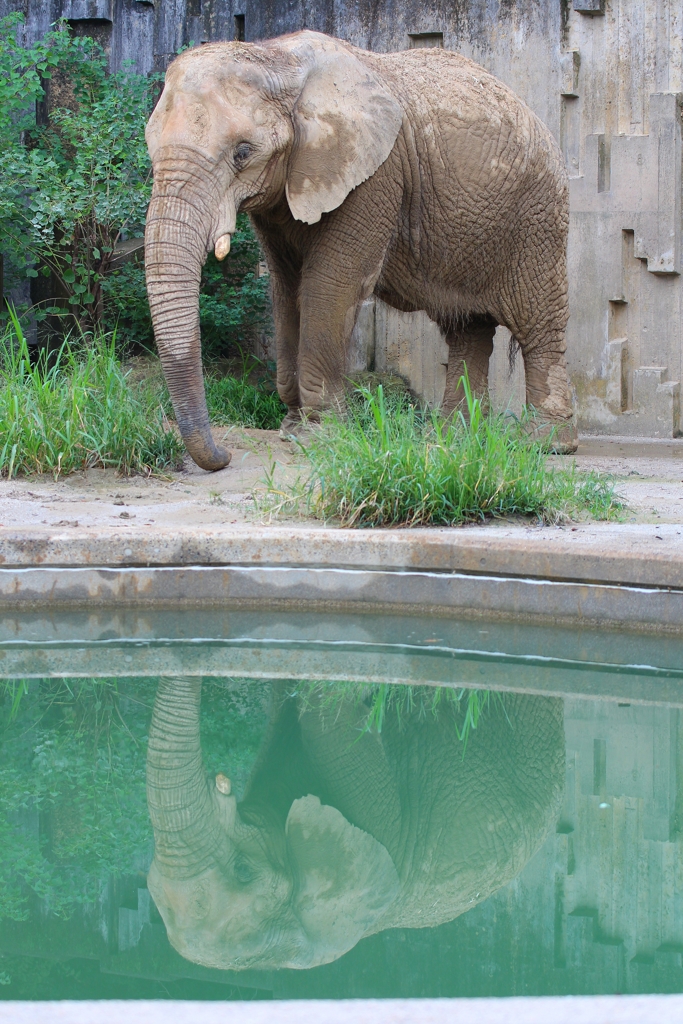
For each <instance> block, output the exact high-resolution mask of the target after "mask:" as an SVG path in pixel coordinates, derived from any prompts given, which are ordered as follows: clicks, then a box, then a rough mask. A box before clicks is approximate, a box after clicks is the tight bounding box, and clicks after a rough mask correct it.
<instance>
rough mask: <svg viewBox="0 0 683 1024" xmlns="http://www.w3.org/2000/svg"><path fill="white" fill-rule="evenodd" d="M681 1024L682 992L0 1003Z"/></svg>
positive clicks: (231, 1015)
mask: <svg viewBox="0 0 683 1024" xmlns="http://www.w3.org/2000/svg"><path fill="white" fill-rule="evenodd" d="M122 1020H127V1021H130V1022H131V1024H136V1022H138V1021H139V1022H143V1021H144V1024H273V1022H276V1024H309V1022H315V1024H549V1022H552V1024H655V1022H656V1024H679V1022H680V1021H681V1020H683V996H679V995H670V996H542V997H536V998H530V997H521V998H512V999H348V1000H320V999H311V1000H306V1001H303V1000H291V1001H287V1002H278V1001H270V1000H267V1001H264V1002H244V1003H239V1002H234V1003H227V1002H210V1003H202V1002H175V1001H171V1000H168V1001H166V1000H164V1001H158V1002H151V1001H144V1002H143V1001H137V1000H131V1001H129V1002H128V1001H116V1000H112V1001H110V1002H90V1001H83V1002H68V1001H65V1002H52V1003H49V1002H46V1003H22V1002H16V1003H2V1004H0V1022H1V1024H119V1022H120V1021H122Z"/></svg>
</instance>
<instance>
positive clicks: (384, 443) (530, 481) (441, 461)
mask: <svg viewBox="0 0 683 1024" xmlns="http://www.w3.org/2000/svg"><path fill="white" fill-rule="evenodd" d="M462 384H463V387H464V389H465V392H466V396H467V405H468V413H469V417H465V416H463V415H462V413H460V414H458V415H457V416H456V417H453V418H451V419H447V420H444V419H442V418H441V416H440V415H439V414H438V413H437V412H429V411H426V410H420V409H418V408H416V407H415V406H413V405H411V404H409V402H408V400H407V399H406V397H405V396H401V395H399V396H398V397H397V399H396V400H395V401H394V402H392V403H391V404H389V403H387V401H386V399H385V396H384V392H383V388H382V386H381V385H380V386H379V387H378V388H377V390H376V391H374V392H373V391H370V390H368V389H366V388H360V389H359V394H360V398H361V402H360V404H359V403H358V401H357V400H356V401H352V402H350V407H349V412H348V415H347V417H346V418H345V419H340V418H339V417H337V416H334V415H332V416H329V417H328V418H327V419H326V420H325V421H324V423H323V424H322V426H321V428H320V429H319V430H314V431H312V432H311V435H310V437H309V438H308V439H307V442H306V444H305V445H302V446H301V452H302V456H303V458H304V461H305V463H306V469H307V471H308V474H309V475H308V478H307V481H306V483H305V485H304V488H303V491H302V490H297V486H296V485H295V486H294V487H293V488H290V500H291V502H293V503H297V502H301V500H302V499H303V506H304V507H305V509H306V510H307V511H308V512H309V513H312V514H314V515H316V516H319V517H321V518H323V519H338V520H339V521H340V522H341V523H342V525H344V526H398V525H405V526H423V525H442V526H450V525H454V524H457V523H465V522H472V521H477V520H484V519H486V518H490V517H500V516H511V515H521V516H535V517H536V518H538V519H541V520H545V521H547V520H558V519H562V518H566V517H570V516H572V515H579V514H581V513H583V512H589V513H590V514H591V515H593V516H595V517H596V518H609V517H610V516H612V515H614V514H615V513H616V512H618V510H619V509H620V508H621V507H622V506H621V503H620V502H619V500H618V499H617V498H616V496H615V494H614V488H613V485H612V484H611V482H610V481H609V480H607V479H606V478H604V477H601V476H599V475H598V474H596V473H591V474H586V475H581V474H579V473H578V472H577V471H576V470H575V469H571V470H553V469H551V468H550V467H549V466H548V462H547V459H548V457H547V453H546V447H547V445H546V446H544V445H543V444H541V443H539V442H534V441H533V440H531V439H530V436H529V426H530V424H529V423H527V422H517V421H514V420H510V419H509V418H504V417H502V416H497V415H494V414H489V415H486V414H485V413H484V411H483V409H482V405H481V403H480V401H479V400H478V399H476V398H474V397H473V396H472V394H471V391H470V388H469V382H468V381H467V378H466V377H465V378H463V380H462Z"/></svg>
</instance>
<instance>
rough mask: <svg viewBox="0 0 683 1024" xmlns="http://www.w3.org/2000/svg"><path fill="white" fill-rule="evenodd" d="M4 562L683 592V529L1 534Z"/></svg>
mask: <svg viewBox="0 0 683 1024" xmlns="http://www.w3.org/2000/svg"><path fill="white" fill-rule="evenodd" d="M0 565H1V566H3V567H4V568H15V567H16V568H19V567H21V568H26V567H30V566H33V567H37V566H41V567H47V566H49V567H65V566H70V567H86V566H92V567H95V566H97V567H110V568H113V567H120V566H157V565H166V566H171V565H172V566H184V565H216V566H218V565H251V566H255V565H261V566H264V565H269V566H288V567H292V568H294V567H317V568H321V567H326V566H327V567H335V568H347V569H359V568H360V569H384V570H389V571H394V570H398V569H403V570H411V569H412V570H418V571H425V570H426V571H430V572H460V573H468V574H482V573H484V574H486V575H504V576H520V577H524V578H537V579H551V580H572V581H582V582H587V583H588V582H590V583H595V582H600V583H617V584H627V585H628V584H630V585H634V586H653V587H676V588H680V589H683V526H681V527H672V526H661V527H656V526H640V525H638V526H624V525H607V524H605V525H602V526H599V527H597V528H592V529H588V528H581V527H580V528H576V529H575V530H570V529H550V528H545V529H538V528H533V527H516V528H515V527H498V526H481V527H478V526H474V527H466V528H462V529H415V530H394V529H392V530H337V529H326V528H311V527H310V526H305V527H285V526H266V527H264V526H248V527H244V526H224V527H206V526H202V527H197V528H190V527H178V528H173V529H169V528H154V529H148V530H144V529H141V528H139V527H131V526H126V527H113V528H107V529H88V528H84V529H79V530H78V531H77V532H75V531H73V530H70V529H63V528H62V529H56V528H54V527H52V528H50V527H40V528H37V527H35V528H31V529H27V530H9V529H8V530H2V531H0Z"/></svg>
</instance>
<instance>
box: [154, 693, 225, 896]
mask: <svg viewBox="0 0 683 1024" xmlns="http://www.w3.org/2000/svg"><path fill="white" fill-rule="evenodd" d="M201 689H202V684H201V679H194V678H174V679H165V678H162V679H160V680H159V689H158V691H157V696H156V700H155V702H154V711H153V713H152V721H151V724H150V730H149V744H148V748H147V803H148V806H149V814H150V818H151V820H152V826H153V828H154V839H155V859H156V861H157V864H158V865H159V867H160V868H161V870H162V871H163V873H164V874H165V875H166V876H167V877H173V878H181V879H182V878H193V877H195V876H196V875H198V874H199V873H200V872H201V871H203V870H204V869H205V868H206V867H208V866H209V865H210V864H211V863H212V862H213V860H214V858H215V851H216V846H217V841H218V837H217V834H216V831H217V825H216V821H215V811H214V807H213V805H212V801H211V798H210V795H209V789H208V785H207V780H206V776H205V774H204V768H203V765H202V752H201V745H200V735H199V708H200V704H201Z"/></svg>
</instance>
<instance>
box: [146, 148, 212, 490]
mask: <svg viewBox="0 0 683 1024" xmlns="http://www.w3.org/2000/svg"><path fill="white" fill-rule="evenodd" d="M163 170H164V169H163V167H161V168H160V169H159V175H158V180H155V185H154V193H153V195H152V201H151V203H150V206H149V210H148V214H147V226H146V229H145V268H146V274H147V294H148V297H149V306H150V310H151V312H152V322H153V324H154V336H155V338H156V343H157V347H158V349H159V355H160V356H161V363H162V366H163V368H164V375H165V377H166V383H167V385H168V390H169V392H170V395H171V401H172V402H173V409H174V411H175V415H176V419H177V421H178V426H179V428H180V433H181V434H182V436H183V440H184V442H185V446H186V448H187V450H188V452H189V453H190V455H191V456H192V458H193V459H194V461H195V462H196V463H197V465H199V466H201V467H202V469H210V470H216V469H222V468H223V467H224V466H227V465H228V463H229V461H230V453H229V452H227V451H225V449H223V448H220V447H218V446H217V445H216V444H215V443H214V440H213V437H212V436H211V429H210V427H209V414H208V411H207V408H206V395H205V393H204V379H203V375H202V356H201V337H200V333H199V284H200V279H201V272H202V266H203V263H204V260H205V258H206V246H207V240H208V237H209V231H210V223H209V221H210V215H209V210H208V205H209V202H208V200H209V197H207V196H206V195H205V194H202V193H201V192H200V191H199V190H198V189H196V188H195V187H194V181H193V177H194V176H193V174H192V173H191V172H188V173H187V174H186V175H185V176H184V177H183V176H180V177H179V175H178V173H177V171H176V172H175V173H174V178H173V180H172V181H169V180H168V178H166V177H165V176H164V173H163ZM156 173H157V168H156V167H155V174H156Z"/></svg>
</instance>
